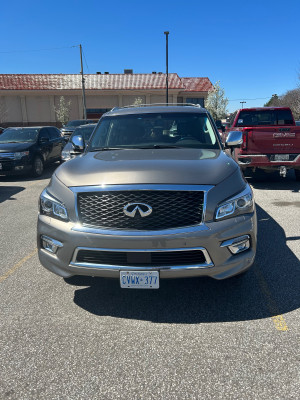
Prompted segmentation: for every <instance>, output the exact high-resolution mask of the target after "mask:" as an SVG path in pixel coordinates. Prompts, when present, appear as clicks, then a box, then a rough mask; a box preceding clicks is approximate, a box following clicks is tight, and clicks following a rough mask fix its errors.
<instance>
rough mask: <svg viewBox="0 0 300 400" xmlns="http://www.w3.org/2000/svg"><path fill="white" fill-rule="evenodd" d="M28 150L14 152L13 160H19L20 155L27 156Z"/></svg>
mask: <svg viewBox="0 0 300 400" xmlns="http://www.w3.org/2000/svg"><path fill="white" fill-rule="evenodd" d="M28 155H29V151H20V152H17V153H15V154H14V159H15V160H20V159H21V158H22V157H25V156H28Z"/></svg>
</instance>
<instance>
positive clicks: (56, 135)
mask: <svg viewBox="0 0 300 400" xmlns="http://www.w3.org/2000/svg"><path fill="white" fill-rule="evenodd" d="M48 131H49V133H50V138H51V139H58V138H60V137H61V134H60V131H59V130H58V129H56V128H48Z"/></svg>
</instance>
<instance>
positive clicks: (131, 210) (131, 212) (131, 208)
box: [123, 203, 152, 218]
mask: <svg viewBox="0 0 300 400" xmlns="http://www.w3.org/2000/svg"><path fill="white" fill-rule="evenodd" d="M137 211H138V212H139V213H140V216H141V217H148V215H150V214H151V213H152V208H151V207H150V206H148V204H144V203H128V204H126V206H125V207H124V208H123V212H124V214H125V215H127V216H128V217H131V218H134V217H135V214H136V212H137Z"/></svg>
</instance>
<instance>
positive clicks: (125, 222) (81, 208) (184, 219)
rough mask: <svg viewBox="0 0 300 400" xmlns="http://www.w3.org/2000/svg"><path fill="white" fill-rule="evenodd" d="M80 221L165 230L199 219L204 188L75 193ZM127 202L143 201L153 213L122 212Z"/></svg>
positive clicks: (115, 227) (102, 225) (89, 225)
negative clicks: (131, 214)
mask: <svg viewBox="0 0 300 400" xmlns="http://www.w3.org/2000/svg"><path fill="white" fill-rule="evenodd" d="M77 196H78V197H77V201H78V203H77V205H78V216H79V221H80V222H81V223H82V224H83V225H84V226H87V227H95V228H112V229H125V230H146V231H147V230H164V229H172V228H179V227H185V226H192V225H197V224H200V223H201V222H202V213H203V203H204V192H203V191H180V190H179V191H168V190H134V191H103V192H88V193H78V195H77ZM129 203H144V204H147V205H149V206H150V207H151V208H152V213H151V214H150V215H148V216H146V217H141V215H140V213H139V212H136V214H135V216H134V218H131V217H128V216H127V215H125V214H124V212H123V209H124V207H125V206H126V205H127V204H129Z"/></svg>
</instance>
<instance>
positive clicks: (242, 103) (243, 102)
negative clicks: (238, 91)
mask: <svg viewBox="0 0 300 400" xmlns="http://www.w3.org/2000/svg"><path fill="white" fill-rule="evenodd" d="M240 103H241V105H242V109H243V108H244V104H245V103H247V102H246V101H240Z"/></svg>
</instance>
